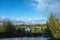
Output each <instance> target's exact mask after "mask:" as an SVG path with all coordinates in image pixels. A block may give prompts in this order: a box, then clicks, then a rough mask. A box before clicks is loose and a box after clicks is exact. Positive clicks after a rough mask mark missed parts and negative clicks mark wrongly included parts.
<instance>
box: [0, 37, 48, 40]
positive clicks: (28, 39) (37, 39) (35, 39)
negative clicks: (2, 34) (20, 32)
mask: <svg viewBox="0 0 60 40" xmlns="http://www.w3.org/2000/svg"><path fill="white" fill-rule="evenodd" d="M48 39H49V37H48V38H45V37H23V38H3V39H0V40H48Z"/></svg>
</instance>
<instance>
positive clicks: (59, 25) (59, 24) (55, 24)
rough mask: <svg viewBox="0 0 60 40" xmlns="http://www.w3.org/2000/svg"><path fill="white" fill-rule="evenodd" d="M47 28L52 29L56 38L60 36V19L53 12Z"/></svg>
mask: <svg viewBox="0 0 60 40" xmlns="http://www.w3.org/2000/svg"><path fill="white" fill-rule="evenodd" d="M46 25H47V28H49V29H50V31H51V34H52V35H53V37H54V38H60V21H59V19H58V18H56V17H55V15H54V14H53V13H52V14H51V16H50V17H49V19H48V20H47V22H46Z"/></svg>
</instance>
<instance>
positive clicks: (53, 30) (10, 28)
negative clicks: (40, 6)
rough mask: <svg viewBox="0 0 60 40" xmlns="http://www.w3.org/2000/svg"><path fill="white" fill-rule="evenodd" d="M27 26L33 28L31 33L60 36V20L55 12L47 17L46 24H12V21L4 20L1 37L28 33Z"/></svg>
mask: <svg viewBox="0 0 60 40" xmlns="http://www.w3.org/2000/svg"><path fill="white" fill-rule="evenodd" d="M27 26H29V28H30V29H31V32H30V33H31V34H32V33H37V34H38V33H39V35H41V34H42V35H44V36H46V35H47V36H51V37H53V38H57V39H58V38H60V20H59V18H57V17H56V16H55V15H54V14H53V13H52V14H51V15H50V17H49V18H48V19H47V21H46V24H35V25H24V24H22V25H12V22H10V21H4V22H3V23H2V24H0V37H12V36H13V37H14V36H21V35H22V36H24V35H25V33H26V32H25V28H26V27H27ZM23 34H24V35H23ZM31 34H30V35H31ZM34 35H36V34H34ZM36 36H37V35H36Z"/></svg>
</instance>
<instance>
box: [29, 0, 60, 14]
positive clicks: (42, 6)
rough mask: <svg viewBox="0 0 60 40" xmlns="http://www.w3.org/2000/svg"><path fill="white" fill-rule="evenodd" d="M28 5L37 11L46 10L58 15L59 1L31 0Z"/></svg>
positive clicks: (59, 9)
mask: <svg viewBox="0 0 60 40" xmlns="http://www.w3.org/2000/svg"><path fill="white" fill-rule="evenodd" d="M30 5H31V6H32V7H33V8H34V9H36V10H38V11H45V10H46V8H47V9H48V10H49V11H53V12H55V13H60V2H59V0H33V1H32V2H31V4H30Z"/></svg>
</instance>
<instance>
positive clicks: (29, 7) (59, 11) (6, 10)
mask: <svg viewBox="0 0 60 40" xmlns="http://www.w3.org/2000/svg"><path fill="white" fill-rule="evenodd" d="M52 12H53V13H55V14H56V16H57V17H60V0H0V21H1V20H5V19H10V20H13V21H14V22H15V21H17V22H19V21H25V22H27V21H28V22H32V21H31V20H34V21H36V20H40V21H38V22H40V23H45V21H46V19H47V18H48V17H49V15H50V14H51V13H52ZM32 23H34V22H32Z"/></svg>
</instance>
